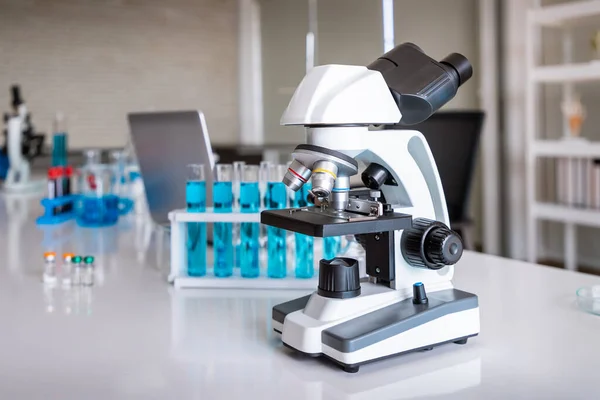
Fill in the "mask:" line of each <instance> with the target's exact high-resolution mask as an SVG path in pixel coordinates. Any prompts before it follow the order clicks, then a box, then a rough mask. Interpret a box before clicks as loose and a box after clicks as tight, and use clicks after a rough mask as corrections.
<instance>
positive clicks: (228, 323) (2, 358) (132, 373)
mask: <svg viewBox="0 0 600 400" xmlns="http://www.w3.org/2000/svg"><path fill="white" fill-rule="evenodd" d="M40 212H41V209H40V207H39V206H37V200H36V199H24V198H22V197H9V198H7V197H6V196H1V197H0V398H2V399H13V398H14V399H80V398H85V399H120V398H124V399H137V398H140V399H184V398H185V399H187V398H198V399H217V398H218V399H237V398H243V399H314V400H318V399H369V400H370V399H373V400H385V399H412V398H435V399H441V398H450V399H482V398H487V399H506V398H511V399H517V398H523V399H531V398H535V399H538V398H539V399H559V398H565V399H567V398H568V399H592V398H600V317H597V316H594V315H590V314H586V313H584V312H581V311H580V310H579V309H578V308H577V307H576V305H575V290H576V289H577V288H579V287H581V286H586V285H593V284H600V278H599V277H595V276H590V275H585V274H579V273H573V272H567V271H563V270H559V269H553V268H548V267H541V266H536V265H531V264H527V263H523V262H518V261H511V260H506V259H502V258H497V257H492V256H486V255H482V254H476V253H466V254H465V255H464V257H463V259H462V261H461V262H460V264H459V266H457V268H456V278H455V284H456V287H457V288H459V289H463V290H467V291H470V292H473V293H476V294H477V295H479V300H480V307H481V334H480V335H479V336H478V337H476V338H473V339H471V340H470V341H469V343H468V344H467V345H465V346H458V345H447V346H442V347H439V348H436V349H434V350H433V351H430V352H422V353H413V354H409V355H405V356H401V357H395V358H392V359H388V360H384V361H381V362H377V363H373V364H368V365H365V366H363V367H361V370H360V372H359V373H358V374H346V373H344V372H342V371H341V370H340V369H338V368H337V367H335V366H334V365H332V364H330V363H328V362H326V361H323V360H320V359H309V358H303V357H300V356H298V355H296V354H294V353H292V352H291V351H289V350H287V349H285V348H284V347H283V346H282V345H281V342H280V339H279V335H277V334H275V333H274V332H273V331H272V329H271V324H270V315H271V308H272V306H273V305H275V304H277V303H278V302H281V301H285V300H288V299H292V298H295V297H299V296H301V295H304V294H305V293H306V292H301V291H300V292H298V291H296V292H294V291H287V292H282V291H278V292H275V291H244V290H238V291H227V290H213V291H208V290H203V291H198V290H180V291H177V290H174V289H173V288H172V287H171V286H170V285H169V284H167V282H166V278H165V276H166V271H167V269H168V249H167V247H166V238H165V235H164V234H160V233H157V231H154V232H153V229H152V228H151V227H150V224H148V223H147V222H145V221H144V219H143V218H138V219H135V218H129V219H128V220H124V221H122V222H121V223H120V224H119V226H117V227H112V228H105V229H100V230H98V229H96V230H94V229H91V230H90V229H83V228H78V227H76V226H75V225H74V224H70V223H69V224H65V225H62V226H59V227H56V228H46V229H44V230H42V229H39V228H38V227H36V226H35V223H34V220H35V217H36V216H38V215H39V214H40ZM45 250H55V251H58V252H62V251H68V250H72V251H75V252H77V253H89V254H94V255H96V257H97V269H98V271H97V273H98V276H97V280H96V285H95V286H94V287H93V288H91V289H85V288H79V289H69V290H64V289H61V288H60V287H58V288H48V287H46V286H44V284H43V283H42V282H41V274H42V268H43V263H42V261H41V260H42V252H43V251H45Z"/></svg>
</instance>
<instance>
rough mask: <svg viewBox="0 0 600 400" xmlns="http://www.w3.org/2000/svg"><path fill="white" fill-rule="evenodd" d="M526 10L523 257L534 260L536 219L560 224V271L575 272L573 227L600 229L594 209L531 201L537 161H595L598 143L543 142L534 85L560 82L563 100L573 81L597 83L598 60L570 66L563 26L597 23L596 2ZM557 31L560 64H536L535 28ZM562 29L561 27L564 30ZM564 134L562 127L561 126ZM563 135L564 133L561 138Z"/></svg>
mask: <svg viewBox="0 0 600 400" xmlns="http://www.w3.org/2000/svg"><path fill="white" fill-rule="evenodd" d="M537 4H538V7H536V8H533V9H530V10H529V11H528V13H527V27H526V42H525V43H526V54H527V60H526V63H527V87H526V126H525V137H526V147H527V151H526V177H525V178H526V195H527V217H528V218H527V250H528V251H527V258H528V261H530V262H536V261H537V258H538V257H537V256H538V246H539V242H540V236H539V235H540V230H539V227H538V222H539V221H540V220H546V221H557V222H562V223H564V224H565V230H564V243H565V245H564V247H565V267H566V268H568V269H572V270H574V269H576V268H577V236H576V226H577V225H585V226H594V227H600V210H593V209H582V208H575V207H569V206H565V205H561V204H548V203H542V202H539V201H537V199H536V188H537V186H538V185H537V176H538V174H537V171H536V168H537V165H538V163H537V160H538V158H540V157H555V158H556V157H573V158H600V143H598V142H590V141H587V140H584V139H563V140H544V139H540V138H539V137H538V136H539V135H538V134H539V132H540V123H539V120H540V110H539V104H541V103H542V102H541V101H540V98H539V94H540V93H539V87H540V85H541V84H562V89H563V101H564V100H568V99H571V98H572V96H573V94H574V91H573V87H574V85H575V84H577V83H581V82H591V81H600V61H590V62H585V63H573V61H572V54H571V53H572V47H573V46H572V42H571V34H570V31H569V29H568V28H569V27H571V26H574V25H576V24H582V23H586V22H588V21H590V20H593V21H595V22H599V21H600V0H588V1H577V2H570V3H562V4H556V5H551V6H545V7H541V6H539V4H540V1H538V2H537ZM542 27H555V28H559V29H562V37H563V43H562V46H563V64H560V65H548V66H542V65H540V62H539V61H540V58H541V57H540V55H541V54H540V52H541V47H542V46H541V28H542ZM565 28H567V29H565ZM563 130H564V131H565V132H567V130H568V124H567V123H566V121H564V122H563ZM565 137H566V135H565Z"/></svg>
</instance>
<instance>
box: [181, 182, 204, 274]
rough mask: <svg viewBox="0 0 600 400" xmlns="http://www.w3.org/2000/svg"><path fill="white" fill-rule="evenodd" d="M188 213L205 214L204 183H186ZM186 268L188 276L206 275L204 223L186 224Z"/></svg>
mask: <svg viewBox="0 0 600 400" xmlns="http://www.w3.org/2000/svg"><path fill="white" fill-rule="evenodd" d="M185 198H186V202H187V211H188V212H194V213H199V212H206V182H203V181H188V182H187V184H186V188H185ZM187 234H188V236H187V266H188V275H189V276H204V275H206V223H205V222H190V223H189V224H187Z"/></svg>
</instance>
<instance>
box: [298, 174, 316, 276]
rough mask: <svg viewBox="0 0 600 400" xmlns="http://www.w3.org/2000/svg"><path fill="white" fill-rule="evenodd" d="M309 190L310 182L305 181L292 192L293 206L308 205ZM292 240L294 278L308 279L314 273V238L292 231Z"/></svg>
mask: <svg viewBox="0 0 600 400" xmlns="http://www.w3.org/2000/svg"><path fill="white" fill-rule="evenodd" d="M309 190H310V183H306V184H305V185H304V186H303V187H302V189H300V190H298V191H297V192H296V193H295V194H294V204H293V206H294V207H306V206H307V205H308V201H307V200H306V199H307V197H308V191H309ZM294 240H295V241H296V268H295V271H294V273H295V275H296V278H302V279H310V278H312V277H313V275H314V274H315V267H314V261H313V253H314V239H313V238H312V236H308V235H304V234H302V233H294Z"/></svg>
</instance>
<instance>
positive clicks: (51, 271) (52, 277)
mask: <svg viewBox="0 0 600 400" xmlns="http://www.w3.org/2000/svg"><path fill="white" fill-rule="evenodd" d="M43 279H44V283H48V284H54V283H56V253H55V252H53V251H48V252H46V253H44V278H43Z"/></svg>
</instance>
